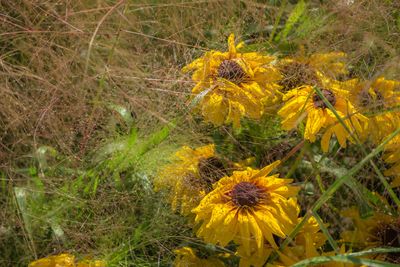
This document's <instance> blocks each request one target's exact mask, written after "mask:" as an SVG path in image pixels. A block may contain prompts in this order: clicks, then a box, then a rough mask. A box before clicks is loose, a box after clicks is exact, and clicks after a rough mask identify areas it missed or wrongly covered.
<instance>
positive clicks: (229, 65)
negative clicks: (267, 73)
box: [218, 59, 247, 84]
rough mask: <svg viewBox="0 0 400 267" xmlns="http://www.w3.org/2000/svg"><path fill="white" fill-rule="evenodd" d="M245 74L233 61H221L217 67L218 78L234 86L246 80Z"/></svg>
mask: <svg viewBox="0 0 400 267" xmlns="http://www.w3.org/2000/svg"><path fill="white" fill-rule="evenodd" d="M246 76H247V75H246V72H245V71H244V70H243V68H242V67H241V66H240V65H239V64H238V63H237V62H235V61H234V60H231V59H227V60H224V61H222V63H221V64H220V65H219V67H218V77H220V78H224V79H226V80H228V81H231V82H233V83H235V84H240V83H241V82H243V81H244V80H245V78H246Z"/></svg>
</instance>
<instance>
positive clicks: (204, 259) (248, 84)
mask: <svg viewBox="0 0 400 267" xmlns="http://www.w3.org/2000/svg"><path fill="white" fill-rule="evenodd" d="M243 48H244V44H243V43H239V44H238V45H235V40H234V35H233V34H232V35H230V36H229V38H228V51H227V52H220V51H209V52H207V53H205V54H204V55H203V56H202V57H200V58H198V59H196V60H195V61H193V62H192V63H190V64H189V65H187V66H186V67H184V68H183V71H184V72H188V71H192V72H193V74H192V80H193V81H194V82H195V86H194V88H193V89H192V93H193V98H196V100H197V101H198V112H199V113H200V114H201V115H202V116H203V117H204V121H205V122H208V123H212V124H213V125H215V126H221V125H224V124H225V125H232V126H233V128H240V127H241V122H243V120H258V119H260V118H262V117H263V116H266V115H269V116H276V117H278V118H280V123H281V129H282V130H284V131H288V132H289V131H297V135H299V136H301V137H302V138H303V139H304V141H305V142H308V143H314V142H317V141H318V142H320V145H321V149H322V151H323V152H324V153H327V152H329V151H330V149H331V148H332V146H333V143H334V142H333V141H334V140H335V139H336V140H337V142H338V144H339V146H340V147H341V148H346V147H347V146H348V145H349V144H361V143H365V142H368V143H369V144H372V145H374V146H378V145H379V144H381V143H382V142H383V141H384V140H386V138H387V137H388V136H390V135H391V134H392V133H393V132H394V131H396V130H397V129H398V128H399V127H400V111H399V110H398V105H399V104H400V98H399V97H400V82H399V81H395V80H389V79H386V78H384V77H378V78H376V79H373V80H372V81H363V80H361V79H358V78H353V79H347V80H346V77H347V75H348V73H349V71H348V69H347V67H346V62H345V61H346V54H345V53H342V52H331V53H321V54H313V55H311V56H306V55H305V54H306V53H305V52H304V51H302V52H301V53H300V54H301V56H297V57H284V58H279V57H276V56H273V55H266V54H260V53H257V52H240V51H242V49H243ZM399 146H400V139H399V137H396V138H393V139H392V140H391V141H390V142H388V143H387V145H386V146H385V148H384V155H383V159H384V160H385V162H386V163H387V164H388V166H389V168H388V169H387V171H386V172H385V174H386V175H392V176H395V179H394V180H393V181H392V186H399V185H400V175H399V173H400V172H399V171H400V153H399V151H400V149H399V148H400V147H399ZM217 151H218V149H216V145H214V144H210V145H206V146H203V147H198V148H196V149H192V148H189V147H186V146H185V147H182V148H181V149H180V150H179V151H178V152H176V154H175V159H174V162H172V163H170V164H169V165H167V166H165V167H164V168H163V169H162V170H161V172H160V173H159V174H158V175H157V177H156V179H155V188H156V190H157V191H159V190H163V189H166V190H167V192H168V196H169V203H170V204H171V207H172V209H173V210H174V211H178V212H180V213H181V214H182V215H184V216H186V217H187V218H188V219H189V220H188V222H189V224H190V225H191V226H193V229H194V232H195V234H196V236H197V237H199V238H201V240H203V241H204V242H205V243H208V244H213V245H214V246H218V247H219V248H221V249H223V251H225V252H226V251H229V252H230V254H229V253H228V256H227V255H226V253H221V251H217V250H213V251H212V252H211V253H210V252H208V253H202V252H201V251H200V250H201V249H199V248H194V247H190V246H185V247H182V248H179V249H177V250H176V254H177V257H176V261H175V265H176V266H225V265H224V263H226V261H227V258H229V256H230V257H238V258H239V259H240V261H239V266H291V265H293V264H295V263H297V262H300V261H302V260H304V259H308V258H313V257H317V256H333V255H336V254H343V253H346V252H347V253H349V252H350V250H356V251H358V250H363V249H368V248H374V247H378V246H392V247H400V241H399V240H400V239H399V237H398V236H399V234H400V219H399V217H397V215H396V214H397V213H396V212H393V213H390V212H386V213H384V214H378V213H376V214H374V215H373V217H370V218H368V219H362V218H360V215H359V214H358V210H357V209H356V208H349V209H348V210H347V211H345V212H343V213H342V214H341V215H342V217H343V219H345V218H346V217H347V218H349V219H350V221H351V222H352V225H353V228H352V229H349V230H348V231H345V232H342V233H341V234H340V236H341V237H340V239H338V240H336V241H335V242H338V243H341V246H339V247H331V246H327V245H326V243H327V242H326V241H327V236H326V235H325V234H323V233H322V232H321V228H325V229H326V227H329V225H327V224H324V223H323V222H322V223H321V221H320V220H317V218H316V217H313V216H308V217H307V219H306V220H305V224H303V226H302V227H301V229H300V230H299V231H298V232H297V235H295V236H294V237H293V236H292V237H291V238H293V240H291V242H286V241H289V240H287V239H288V236H289V235H290V234H291V233H292V232H293V231H294V229H295V227H296V225H298V223H299V222H300V221H302V219H303V218H302V216H301V215H302V214H304V211H302V210H301V203H299V196H298V192H299V190H300V189H301V188H300V186H299V184H300V183H294V180H292V179H287V178H281V177H280V176H279V175H278V174H274V171H275V170H276V169H277V168H278V167H279V166H280V165H281V161H280V160H279V159H278V160H277V161H274V162H272V163H271V164H270V165H267V166H262V167H261V168H254V167H251V166H250V164H246V163H244V162H241V163H235V162H232V161H230V160H229V159H228V158H229V156H228V155H220V154H218V153H217ZM281 159H282V158H281ZM247 162H249V161H247ZM300 182H301V181H300ZM378 198H379V197H378ZM382 201H383V203H386V200H382ZM388 206H390V205H389V204H388ZM283 243H285V246H282V247H281V245H282V244H283ZM331 245H332V244H331ZM368 257H370V258H371V257H372V258H374V259H379V260H386V261H389V262H392V263H400V260H399V259H400V256H399V255H398V254H396V253H386V254H381V255H379V256H376V255H373V256H368ZM319 266H359V265H357V264H350V263H346V264H344V263H343V264H342V263H335V262H330V263H324V264H321V265H319Z"/></svg>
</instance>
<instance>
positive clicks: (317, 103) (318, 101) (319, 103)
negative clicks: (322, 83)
mask: <svg viewBox="0 0 400 267" xmlns="http://www.w3.org/2000/svg"><path fill="white" fill-rule="evenodd" d="M321 92H322V95H323V96H324V97H325V98H326V99H327V100H328V101H329V103H330V104H331V105H332V106H335V104H336V96H335V94H334V93H333V92H332V91H330V90H326V89H322V90H321ZM313 102H314V107H316V108H321V109H326V108H327V107H328V106H327V105H326V103H325V102H324V100H323V99H322V98H321V97H320V96H319V95H318V94H317V93H315V94H314V95H313Z"/></svg>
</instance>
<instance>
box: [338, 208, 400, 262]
mask: <svg viewBox="0 0 400 267" xmlns="http://www.w3.org/2000/svg"><path fill="white" fill-rule="evenodd" d="M343 216H345V217H349V218H351V220H352V221H353V225H354V229H353V230H351V231H344V232H343V233H342V235H341V236H342V238H343V240H344V241H345V242H349V243H352V244H354V246H356V247H359V248H374V247H383V246H390V247H398V248H400V239H399V236H400V218H398V217H393V216H390V215H387V214H384V213H381V212H375V213H374V214H373V216H371V217H368V218H366V219H362V218H361V217H360V214H359V212H358V210H357V208H356V207H352V208H349V209H347V210H345V211H344V212H343ZM378 257H379V259H381V260H386V261H388V262H392V263H400V253H388V254H386V255H379V256H378Z"/></svg>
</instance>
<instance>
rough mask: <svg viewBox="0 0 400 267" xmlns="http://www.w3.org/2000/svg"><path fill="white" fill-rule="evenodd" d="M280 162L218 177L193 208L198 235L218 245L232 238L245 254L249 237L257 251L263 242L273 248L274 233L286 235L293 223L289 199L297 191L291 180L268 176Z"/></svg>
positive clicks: (292, 211)
mask: <svg viewBox="0 0 400 267" xmlns="http://www.w3.org/2000/svg"><path fill="white" fill-rule="evenodd" d="M279 163H280V162H279V161H276V162H274V163H273V164H271V165H269V166H266V167H265V168H263V169H261V170H254V169H251V168H247V170H245V171H235V172H233V175H232V176H230V177H224V178H222V179H221V180H219V181H218V183H216V184H215V186H214V190H213V191H211V192H210V193H209V194H208V195H206V196H205V197H204V198H203V200H202V201H201V202H200V204H199V206H198V207H196V208H195V209H193V210H192V212H193V213H195V214H196V218H195V220H196V222H198V223H201V225H200V227H199V229H198V231H197V235H198V236H199V237H203V238H204V240H205V241H206V242H210V243H213V244H217V243H218V244H220V245H221V246H225V245H227V244H228V243H229V242H230V241H232V240H233V241H234V242H236V243H237V244H240V245H241V246H243V251H244V252H245V253H246V255H249V254H251V251H252V248H251V246H250V241H251V239H252V238H254V239H255V242H256V247H257V249H259V250H262V249H264V241H267V242H268V243H269V244H271V245H272V246H273V247H274V248H276V247H277V246H276V244H275V241H274V238H273V234H274V235H277V236H279V237H285V236H286V234H287V233H288V232H290V231H291V230H292V227H293V225H294V224H295V223H296V220H297V210H296V208H293V205H291V204H290V203H289V200H288V198H290V197H294V196H295V195H296V194H297V192H298V190H299V188H298V187H295V186H292V185H290V183H291V182H292V180H291V179H281V178H278V177H277V176H278V175H272V176H267V175H268V174H269V173H270V172H271V171H272V170H273V169H274V168H275V167H276V166H277V165H279Z"/></svg>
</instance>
